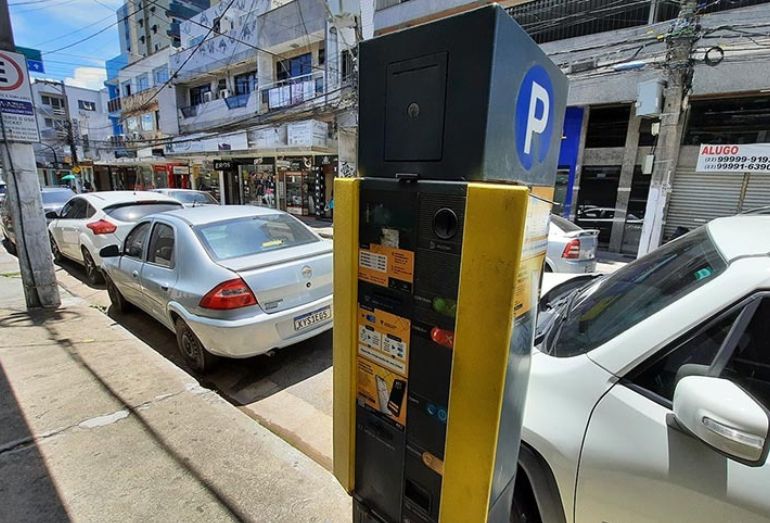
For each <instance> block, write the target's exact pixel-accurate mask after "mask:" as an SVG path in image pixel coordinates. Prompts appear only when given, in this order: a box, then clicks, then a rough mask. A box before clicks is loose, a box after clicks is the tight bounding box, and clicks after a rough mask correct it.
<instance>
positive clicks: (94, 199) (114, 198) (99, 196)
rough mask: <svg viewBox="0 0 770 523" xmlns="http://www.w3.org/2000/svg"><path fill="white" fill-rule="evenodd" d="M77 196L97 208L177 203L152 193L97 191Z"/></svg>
mask: <svg viewBox="0 0 770 523" xmlns="http://www.w3.org/2000/svg"><path fill="white" fill-rule="evenodd" d="M78 196H80V197H82V198H85V199H86V200H88V201H89V202H90V203H93V204H94V205H95V206H97V207H99V208H103V207H106V206H108V205H115V204H119V203H131V202H137V201H147V200H149V201H156V202H171V203H179V202H178V201H176V200H175V199H173V198H171V197H169V196H166V195H164V194H160V193H157V192H152V191H97V192H89V193H85V194H79V195H78Z"/></svg>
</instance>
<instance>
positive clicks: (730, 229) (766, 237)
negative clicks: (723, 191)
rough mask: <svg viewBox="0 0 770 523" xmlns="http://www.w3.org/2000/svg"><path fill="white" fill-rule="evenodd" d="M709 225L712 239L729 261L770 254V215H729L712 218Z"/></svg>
mask: <svg viewBox="0 0 770 523" xmlns="http://www.w3.org/2000/svg"><path fill="white" fill-rule="evenodd" d="M707 227H708V231H709V234H710V235H711V239H712V240H714V243H715V244H716V246H717V248H718V249H719V251H720V252H721V253H722V256H724V258H725V259H726V260H727V261H732V260H734V259H736V258H739V257H745V256H762V255H764V256H768V255H770V234H769V233H770V216H767V215H738V216H728V217H726V218H717V219H716V220H712V221H711V222H709V224H708V225H707Z"/></svg>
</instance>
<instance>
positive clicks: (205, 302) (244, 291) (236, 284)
mask: <svg viewBox="0 0 770 523" xmlns="http://www.w3.org/2000/svg"><path fill="white" fill-rule="evenodd" d="M256 304H257V298H256V296H254V293H253V292H251V289H250V288H249V286H248V285H246V282H245V281H243V280H242V279H241V278H235V279H234V280H228V281H226V282H224V283H220V284H219V285H217V286H216V287H214V288H213V289H211V290H210V291H209V292H208V293H207V294H206V295H205V296H204V297H203V299H202V300H201V302H200V306H201V307H203V308H204V309H216V310H230V309H240V308H241V307H248V306H249V305H256Z"/></svg>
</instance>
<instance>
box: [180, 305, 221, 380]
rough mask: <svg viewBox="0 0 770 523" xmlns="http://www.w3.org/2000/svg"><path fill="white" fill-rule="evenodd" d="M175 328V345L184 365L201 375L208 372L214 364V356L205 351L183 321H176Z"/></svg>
mask: <svg viewBox="0 0 770 523" xmlns="http://www.w3.org/2000/svg"><path fill="white" fill-rule="evenodd" d="M175 327H176V343H177V346H178V347H179V352H180V353H181V354H182V358H184V361H185V363H187V365H188V366H189V367H190V368H191V369H192V370H194V371H195V372H198V373H201V374H203V373H205V372H207V371H209V370H210V369H211V368H212V367H213V366H214V364H215V363H216V360H217V358H216V356H214V355H213V354H211V353H210V352H208V351H207V350H206V348H205V347H204V346H203V344H202V343H201V340H199V339H198V336H196V335H195V333H194V332H193V331H192V329H191V328H190V327H189V325H187V324H186V323H185V322H184V320H182V319H181V318H180V319H177V320H176V324H175Z"/></svg>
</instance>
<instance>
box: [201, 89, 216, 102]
mask: <svg viewBox="0 0 770 523" xmlns="http://www.w3.org/2000/svg"><path fill="white" fill-rule="evenodd" d="M213 99H214V93H212V92H211V91H209V92H207V93H203V101H204V102H210V101H211V100H213Z"/></svg>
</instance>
